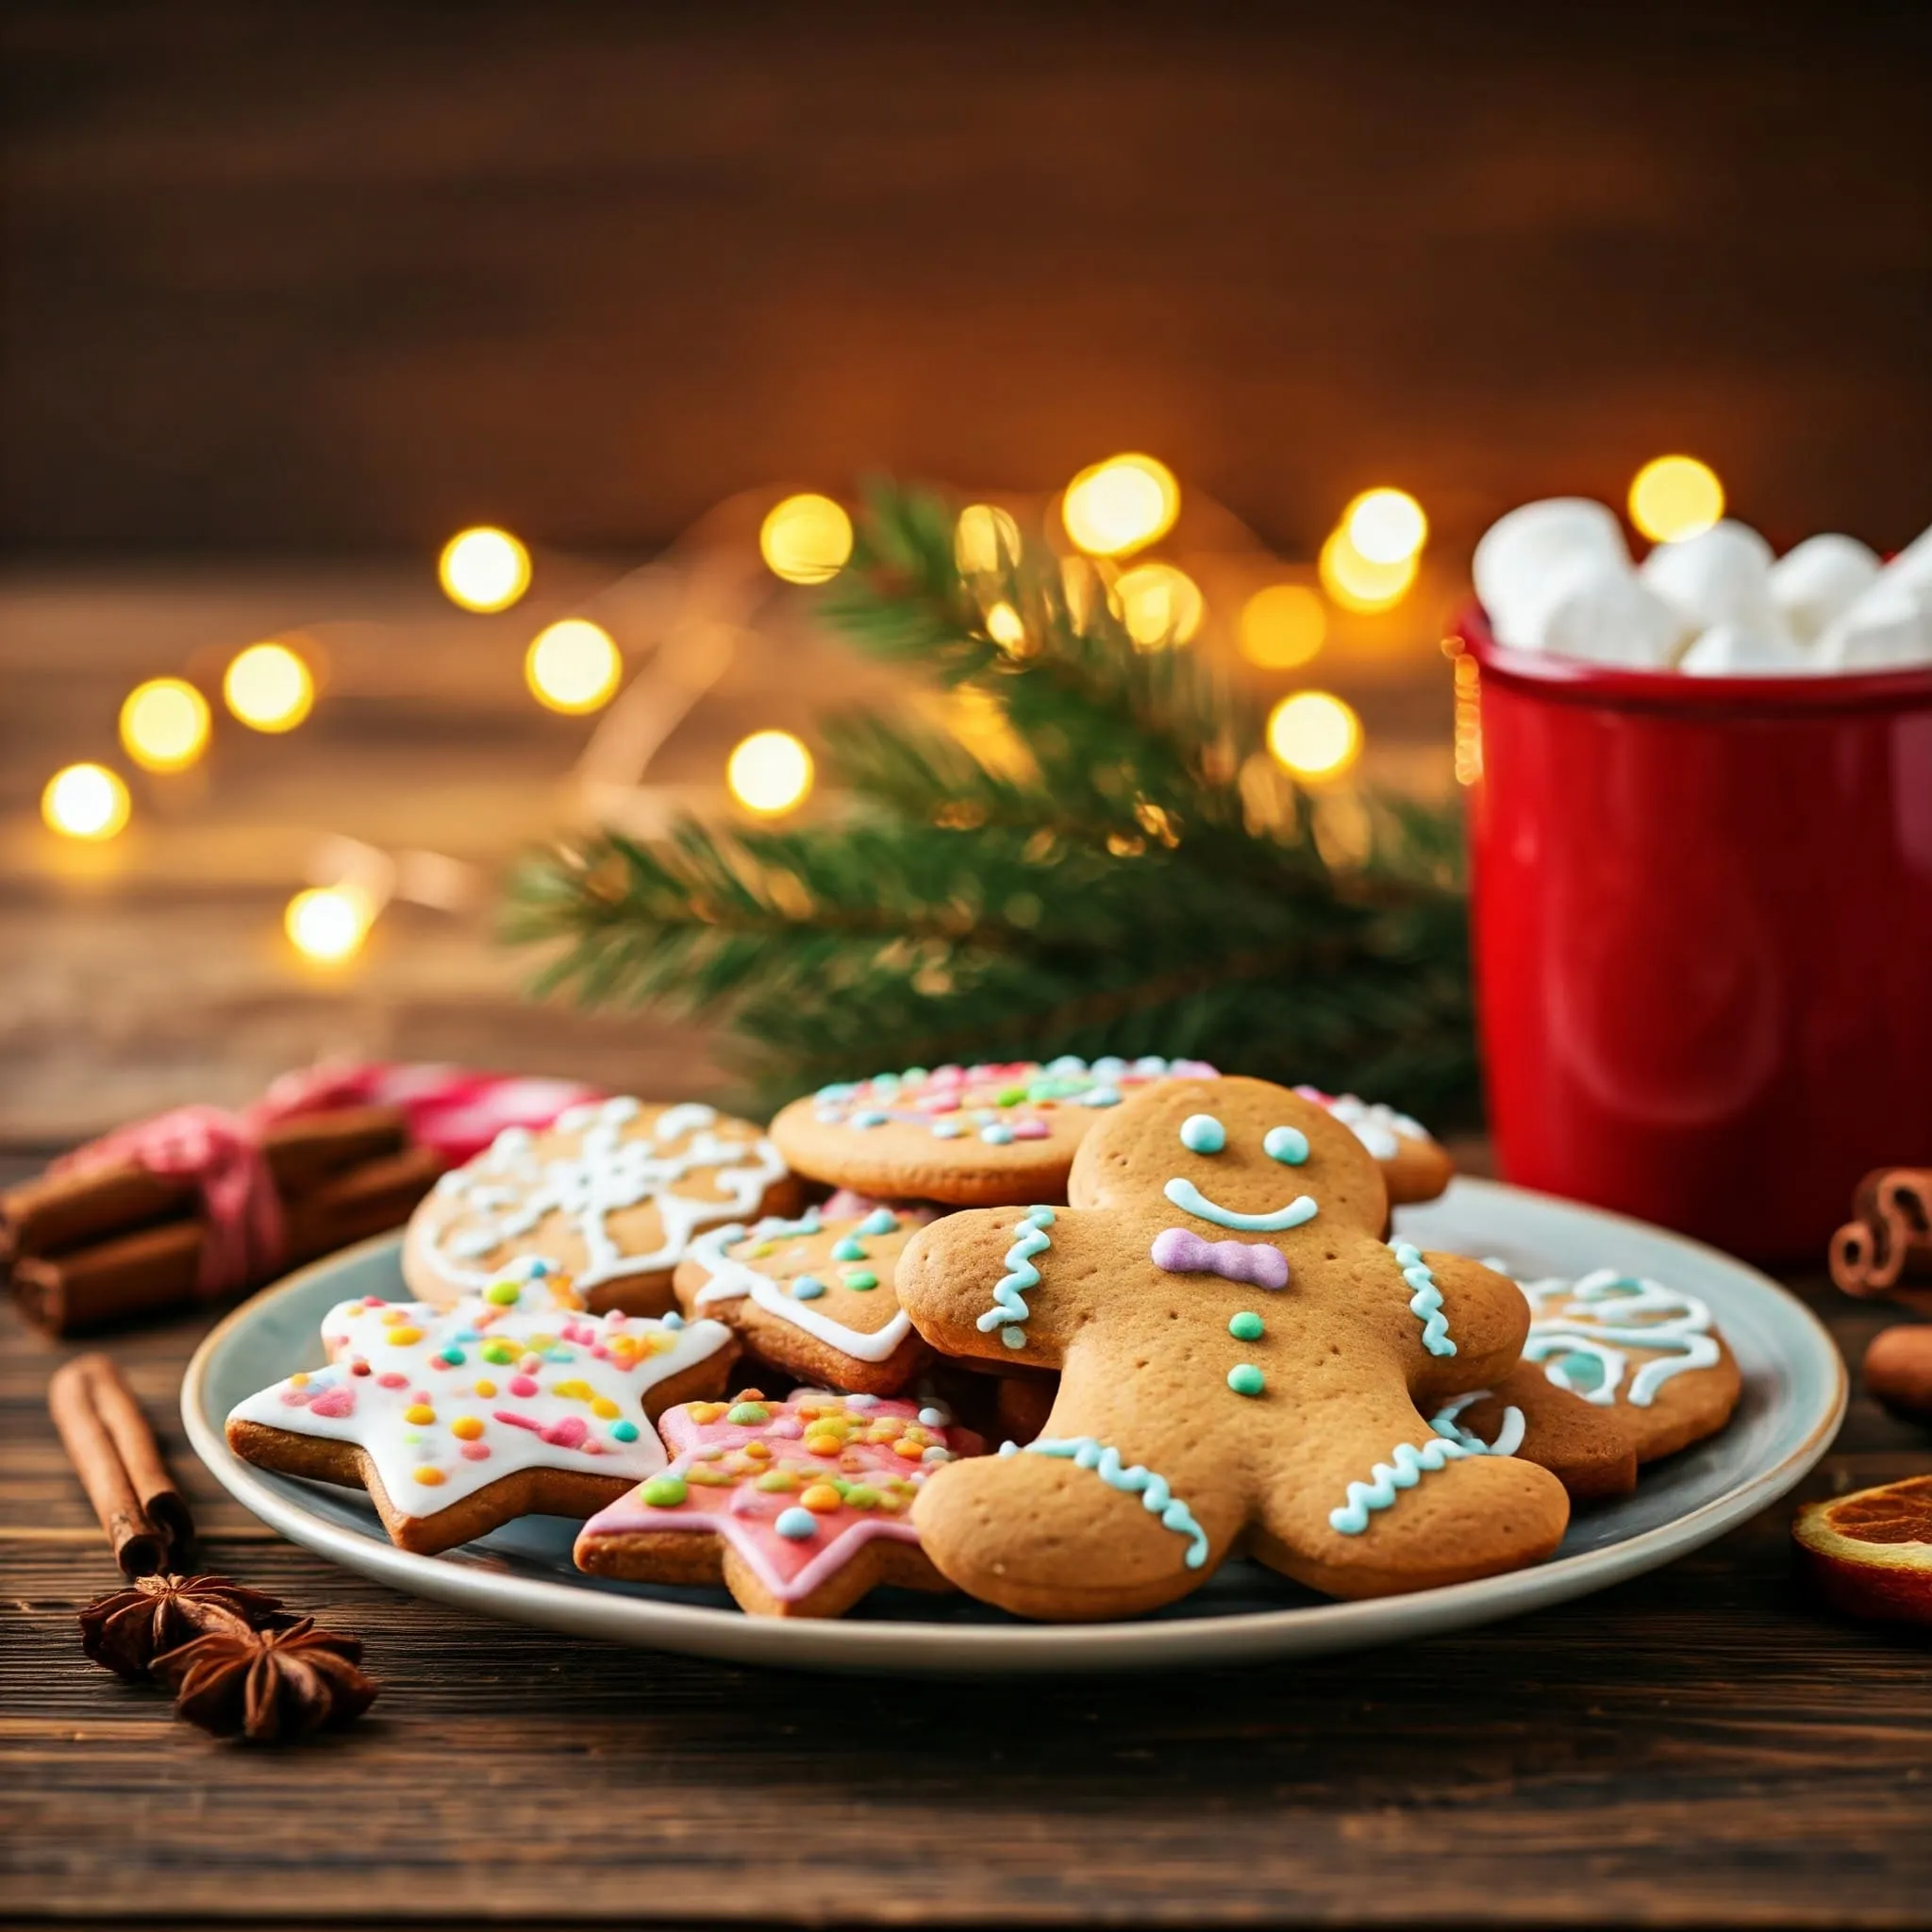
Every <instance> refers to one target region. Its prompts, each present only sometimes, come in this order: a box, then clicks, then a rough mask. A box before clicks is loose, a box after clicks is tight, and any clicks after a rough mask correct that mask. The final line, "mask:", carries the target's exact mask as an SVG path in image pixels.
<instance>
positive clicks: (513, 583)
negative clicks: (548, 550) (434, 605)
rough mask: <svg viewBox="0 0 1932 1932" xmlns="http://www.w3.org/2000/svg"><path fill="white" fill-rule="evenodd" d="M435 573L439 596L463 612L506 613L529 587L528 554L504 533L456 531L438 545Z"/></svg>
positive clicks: (483, 527) (486, 529) (483, 528)
mask: <svg viewBox="0 0 1932 1932" xmlns="http://www.w3.org/2000/svg"><path fill="white" fill-rule="evenodd" d="M436 574H437V575H438V576H439V577H440V578H441V580H442V589H443V594H444V595H445V596H447V597H448V599H449V600H450V602H451V603H452V604H459V605H461V606H462V608H464V609H465V610H484V611H488V610H508V608H509V607H510V606H511V605H512V604H514V603H515V602H516V601H517V599H518V598H519V597H521V596H522V595H523V594H524V592H525V591H527V590H528V589H529V588H530V553H529V552H528V551H527V550H525V548H524V546H523V545H522V544H521V543H519V542H518V541H517V540H516V539H515V538H514V537H512V536H511V535H510V533H509V532H508V530H495V529H491V527H490V526H489V525H479V526H478V527H477V528H475V529H474V530H458V532H457V534H456V535H455V536H454V537H452V538H451V539H450V540H449V541H448V542H447V543H445V544H444V545H443V546H442V556H441V558H439V559H438V561H437V565H436Z"/></svg>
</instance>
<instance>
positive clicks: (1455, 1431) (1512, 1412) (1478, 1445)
mask: <svg viewBox="0 0 1932 1932" xmlns="http://www.w3.org/2000/svg"><path fill="white" fill-rule="evenodd" d="M1494 1393H1495V1391H1494V1390H1492V1389H1473V1390H1471V1391H1470V1392H1469V1393H1468V1394H1467V1395H1458V1396H1457V1398H1456V1399H1455V1400H1454V1401H1453V1402H1446V1403H1444V1404H1443V1405H1442V1407H1441V1408H1439V1409H1438V1410H1437V1411H1436V1412H1435V1414H1434V1415H1432V1416H1431V1417H1430V1418H1429V1426H1430V1428H1432V1429H1434V1430H1435V1432H1436V1433H1437V1435H1439V1436H1445V1437H1447V1438H1448V1440H1449V1441H1452V1442H1459V1443H1461V1444H1462V1446H1463V1447H1464V1448H1465V1449H1473V1450H1474V1451H1475V1453H1476V1454H1477V1455H1479V1456H1514V1455H1515V1454H1516V1452H1517V1451H1518V1450H1519V1449H1521V1448H1522V1447H1523V1433H1524V1421H1523V1411H1522V1410H1521V1409H1520V1408H1518V1407H1516V1405H1515V1404H1514V1403H1513V1402H1512V1403H1510V1404H1509V1405H1508V1406H1507V1407H1505V1409H1504V1410H1503V1420H1502V1423H1501V1424H1500V1425H1499V1426H1498V1428H1497V1430H1496V1440H1495V1441H1493V1442H1485V1441H1483V1439H1482V1438H1481V1437H1480V1436H1478V1435H1477V1434H1476V1432H1475V1431H1474V1429H1466V1428H1464V1427H1463V1425H1462V1424H1461V1422H1460V1421H1459V1420H1458V1418H1459V1417H1460V1416H1461V1414H1462V1411H1463V1410H1464V1409H1465V1408H1468V1407H1470V1406H1471V1404H1473V1403H1477V1402H1483V1401H1486V1400H1487V1399H1488V1398H1489V1397H1490V1396H1491V1395H1493V1394H1494Z"/></svg>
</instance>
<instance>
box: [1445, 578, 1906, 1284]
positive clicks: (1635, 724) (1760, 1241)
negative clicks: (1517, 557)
mask: <svg viewBox="0 0 1932 1932" xmlns="http://www.w3.org/2000/svg"><path fill="white" fill-rule="evenodd" d="M1448 648H1449V649H1450V651H1451V653H1452V655H1454V656H1455V657H1456V658H1457V765H1458V773H1459V774H1460V775H1461V776H1463V777H1464V778H1465V779H1467V780H1468V781H1469V783H1470V811H1469V824H1470V844H1471V859H1472V914H1473V940H1474V960H1475V978H1476V1009H1477V1020H1478V1024H1479V1026H1480V1029H1481V1035H1482V1045H1483V1058H1484V1078H1485V1085H1486V1088H1487V1092H1488V1100H1489V1115H1490V1125H1491V1132H1492V1133H1493V1135H1494V1138H1495V1145H1496V1154H1497V1159H1498V1163H1499V1165H1500V1168H1501V1171H1502V1173H1503V1174H1504V1175H1505V1177H1506V1178H1507V1179H1509V1180H1512V1181H1516V1182H1520V1183H1521V1184H1522V1185H1524V1186H1525V1187H1531V1188H1540V1189H1543V1190H1545V1191H1548V1192H1551V1193H1557V1194H1568V1195H1572V1196H1574V1197H1575V1198H1577V1199H1579V1200H1584V1201H1590V1202H1594V1203H1596V1204H1598V1205H1599V1206H1602V1207H1606V1208H1618V1209H1620V1210H1622V1211H1623V1212H1624V1213H1627V1214H1635V1215H1639V1216H1641V1218H1643V1219H1644V1220H1647V1221H1657V1222H1661V1223H1662V1224H1665V1225H1666V1226H1669V1227H1674V1228H1679V1229H1682V1230H1683V1231H1684V1232H1686V1233H1688V1234H1692V1235H1696V1236H1699V1237H1701V1238H1702V1239H1704V1240H1706V1241H1712V1242H1715V1243H1716V1244H1717V1245H1719V1246H1721V1247H1724V1248H1729V1249H1731V1250H1733V1251H1734V1252H1736V1253H1739V1254H1742V1255H1748V1256H1751V1257H1755V1258H1757V1259H1763V1260H1791V1259H1798V1258H1806V1257H1808V1258H1810V1259H1812V1260H1815V1261H1820V1262H1822V1260H1823V1257H1824V1249H1825V1243H1826V1241H1827V1240H1828V1238H1829V1236H1830V1234H1831V1232H1832V1230H1833V1228H1835V1227H1836V1226H1838V1225H1839V1224H1840V1223H1841V1222H1842V1221H1843V1220H1844V1219H1845V1217H1846V1214H1847V1213H1848V1211H1849V1209H1850V1206H1851V1197H1852V1191H1853V1188H1854V1187H1855V1185H1856V1184H1857V1180H1858V1179H1859V1177H1860V1176H1861V1175H1862V1174H1865V1173H1866V1172H1867V1171H1868V1170H1870V1169H1872V1168H1874V1167H1884V1166H1898V1165H1908V1164H1909V1165H1932V666H1927V667H1922V668H1914V669H1911V670H1905V671H1886V672H1874V673H1869V674H1860V675H1848V676H1833V677H1808V676H1799V677H1693V676H1686V675H1682V674H1680V673H1674V672H1656V671H1627V670H1620V669H1613V668H1610V667H1607V666H1603V665H1597V664H1585V663H1580V662H1577V661H1575V660H1574V659H1567V658H1555V657H1550V656H1548V655H1546V654H1543V653H1541V652H1534V653H1533V652H1524V651H1516V650H1510V649H1507V647H1505V646H1503V645H1500V644H1498V643H1497V642H1496V641H1495V640H1494V638H1493V637H1492V636H1491V632H1490V629H1489V625H1488V624H1487V622H1486V621H1485V620H1484V618H1483V616H1482V614H1481V612H1480V611H1473V612H1471V613H1470V614H1469V615H1468V616H1467V617H1466V618H1465V619H1464V620H1463V621H1462V623H1461V624H1460V625H1458V626H1457V630H1456V634H1455V635H1453V636H1452V637H1451V639H1450V641H1449V646H1448ZM1609 1258H1612V1259H1613V1258H1614V1257H1609Z"/></svg>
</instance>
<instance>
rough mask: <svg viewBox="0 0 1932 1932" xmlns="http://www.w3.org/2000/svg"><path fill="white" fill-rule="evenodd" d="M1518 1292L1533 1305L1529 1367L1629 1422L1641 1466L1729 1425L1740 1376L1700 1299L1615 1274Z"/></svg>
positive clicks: (1526, 1350) (1525, 1286) (1538, 1284)
mask: <svg viewBox="0 0 1932 1932" xmlns="http://www.w3.org/2000/svg"><path fill="white" fill-rule="evenodd" d="M1517 1286H1518V1287H1520V1288H1521V1289H1522V1291H1523V1293H1524V1298H1525V1299H1526V1300H1527V1301H1528V1303H1529V1308H1530V1324H1529V1339H1528V1340H1527V1341H1525V1342H1524V1344H1523V1359H1524V1362H1525V1363H1529V1362H1534V1363H1538V1364H1541V1368H1542V1372H1543V1374H1545V1375H1546V1376H1547V1377H1548V1378H1549V1379H1550V1380H1551V1381H1552V1382H1554V1383H1555V1384H1556V1385H1557V1388H1559V1389H1566V1390H1568V1391H1570V1392H1571V1393H1572V1394H1574V1395H1580V1396H1581V1397H1582V1398H1583V1400H1584V1401H1585V1402H1588V1403H1590V1404H1591V1405H1592V1407H1598V1408H1604V1409H1609V1410H1612V1411H1613V1412H1614V1413H1615V1414H1616V1415H1617V1416H1618V1417H1619V1418H1620V1419H1622V1420H1623V1421H1624V1422H1626V1423H1627V1424H1629V1426H1630V1427H1631V1429H1632V1430H1633V1432H1634V1434H1635V1437H1636V1450H1637V1459H1638V1461H1639V1462H1640V1463H1642V1462H1655V1461H1656V1460H1657V1458H1658V1457H1661V1456H1670V1455H1674V1453H1675V1452H1676V1451H1677V1450H1679V1449H1685V1448H1688V1447H1689V1446H1690V1445H1691V1443H1692V1442H1700V1441H1703V1440H1704V1438H1705V1437H1707V1436H1714V1435H1715V1434H1716V1433H1717V1432H1718V1430H1720V1429H1721V1428H1723V1427H1724V1424H1726V1423H1727V1422H1729V1421H1730V1419H1731V1411H1732V1410H1733V1409H1734V1408H1735V1407H1737V1406H1738V1396H1739V1393H1740V1391H1741V1389H1742V1386H1743V1384H1742V1377H1741V1376H1740V1374H1739V1373H1738V1364H1737V1361H1736V1359H1735V1358H1734V1357H1733V1356H1732V1354H1731V1352H1730V1350H1729V1349H1728V1348H1727V1347H1726V1346H1725V1345H1724V1337H1723V1336H1721V1335H1720V1334H1719V1333H1718V1331H1717V1329H1716V1327H1715V1325H1714V1324H1712V1322H1711V1318H1710V1309H1709V1308H1708V1307H1707V1306H1706V1305H1705V1304H1704V1303H1703V1302H1701V1301H1699V1300H1698V1299H1697V1297H1696V1296H1695V1295H1690V1294H1685V1293H1684V1292H1683V1291H1681V1290H1679V1289H1674V1288H1667V1287H1666V1286H1665V1285H1664V1284H1663V1283H1662V1282H1660V1281H1652V1280H1649V1279H1647V1278H1646V1277H1644V1276H1642V1275H1637V1274H1619V1273H1618V1272H1617V1270H1616V1269H1614V1268H1599V1269H1597V1270H1596V1271H1595V1272H1594V1273H1593V1274H1585V1275H1583V1276H1581V1277H1580V1278H1578V1279H1577V1280H1574V1281H1570V1280H1565V1279H1562V1278H1560V1277H1552V1278H1549V1279H1545V1280H1541V1281H1524V1282H1519V1283H1518V1284H1517Z"/></svg>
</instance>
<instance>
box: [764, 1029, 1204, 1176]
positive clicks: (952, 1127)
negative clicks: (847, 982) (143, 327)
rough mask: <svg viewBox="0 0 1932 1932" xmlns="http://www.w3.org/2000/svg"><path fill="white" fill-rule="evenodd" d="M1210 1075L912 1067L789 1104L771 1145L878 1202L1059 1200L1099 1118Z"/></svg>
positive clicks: (1197, 1065)
mask: <svg viewBox="0 0 1932 1932" xmlns="http://www.w3.org/2000/svg"><path fill="white" fill-rule="evenodd" d="M1213 1072H1214V1069H1213V1068H1212V1067H1209V1066H1207V1065H1205V1064H1204V1063H1203V1062H1201V1061H1199V1060H1166V1059H1161V1058H1158V1056H1152V1055H1150V1056H1149V1057H1147V1058H1144V1059H1138V1060H1132V1061H1129V1060H1124V1059H1118V1058H1111V1057H1109V1058H1102V1059H1097V1060H1095V1061H1093V1062H1092V1064H1091V1066H1090V1065H1089V1064H1088V1062H1087V1061H1085V1060H1083V1059H1080V1058H1076V1057H1075V1056H1074V1055H1072V1054H1068V1055H1066V1056H1064V1057H1063V1058H1059V1059H1057V1060H1052V1061H1049V1062H1048V1063H1047V1064H1045V1065H1044V1066H1042V1065H1041V1063H1040V1062H1039V1061H1038V1060H1008V1061H1004V1062H999V1063H991V1062H989V1063H985V1064H982V1065H979V1066H972V1067H960V1066H944V1067H936V1068H933V1069H931V1070H930V1071H928V1070H927V1069H926V1068H924V1067H908V1069H907V1070H906V1072H905V1073H903V1074H874V1075H873V1076H872V1078H871V1079H869V1080H852V1081H841V1082H840V1083H839V1084H837V1085H835V1086H831V1087H822V1088H820V1090H819V1091H817V1092H816V1093H814V1094H811V1095H809V1096H808V1098H806V1099H804V1100H794V1101H793V1102H792V1103H791V1106H790V1107H788V1108H785V1109H784V1111H783V1112H781V1113H780V1114H779V1116H778V1118H777V1119H776V1120H774V1122H773V1123H772V1139H773V1140H774V1141H776V1142H777V1144H778V1147H779V1149H780V1151H781V1152H782V1153H783V1154H784V1156H785V1158H786V1159H787V1160H789V1161H790V1162H791V1165H792V1166H793V1167H795V1168H796V1169H797V1170H798V1172H799V1173H800V1174H809V1175H811V1177H812V1178H813V1179H814V1180H821V1181H825V1182H827V1183H829V1184H830V1185H831V1186H833V1187H837V1188H850V1189H853V1190H855V1191H857V1192H858V1193H861V1194H868V1195H873V1196H876V1197H878V1198H880V1199H883V1200H888V1201H941V1202H944V1203H946V1204H948V1205H949V1206H953V1207H961V1208H986V1207H993V1206H996V1205H998V1204H1000V1203H1006V1202H1013V1203H1019V1202H1026V1201H1058V1200H1059V1199H1061V1198H1062V1196H1063V1195H1064V1193H1065V1191H1066V1184H1067V1171H1068V1169H1069V1168H1070V1167H1071V1166H1072V1165H1073V1160H1074V1150H1075V1149H1076V1148H1077V1147H1078V1146H1079V1144H1080V1142H1081V1140H1082V1139H1083V1138H1084V1137H1085V1135H1086V1134H1087V1132H1088V1130H1089V1129H1090V1128H1091V1126H1092V1125H1093V1124H1094V1123H1095V1122H1096V1121H1098V1120H1102V1119H1104V1118H1105V1117H1106V1116H1107V1114H1108V1112H1109V1111H1110V1110H1111V1109H1112V1108H1117V1107H1119V1106H1120V1105H1121V1104H1122V1102H1123V1101H1124V1100H1126V1099H1127V1098H1129V1097H1130V1096H1131V1095H1133V1094H1135V1093H1138V1092H1140V1091H1141V1090H1142V1089H1143V1088H1145V1087H1147V1086H1148V1085H1149V1084H1150V1083H1152V1082H1154V1081H1158V1080H1166V1079H1173V1078H1176V1077H1181V1076H1187V1077H1199V1076H1201V1075H1211V1074H1213Z"/></svg>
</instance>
